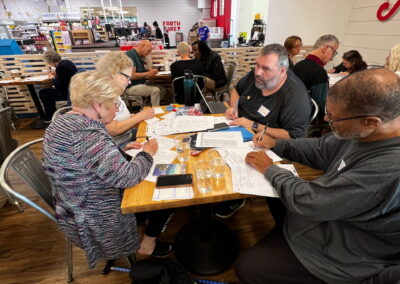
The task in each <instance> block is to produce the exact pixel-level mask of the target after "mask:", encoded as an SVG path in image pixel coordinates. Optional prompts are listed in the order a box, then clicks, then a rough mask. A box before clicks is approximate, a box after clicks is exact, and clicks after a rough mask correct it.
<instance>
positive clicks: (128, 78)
mask: <svg viewBox="0 0 400 284" xmlns="http://www.w3.org/2000/svg"><path fill="white" fill-rule="evenodd" d="M119 74H121V75H122V76H124V77H125V78H126V79H127V80H130V79H131V76H129V75H127V74H125V73H123V72H119Z"/></svg>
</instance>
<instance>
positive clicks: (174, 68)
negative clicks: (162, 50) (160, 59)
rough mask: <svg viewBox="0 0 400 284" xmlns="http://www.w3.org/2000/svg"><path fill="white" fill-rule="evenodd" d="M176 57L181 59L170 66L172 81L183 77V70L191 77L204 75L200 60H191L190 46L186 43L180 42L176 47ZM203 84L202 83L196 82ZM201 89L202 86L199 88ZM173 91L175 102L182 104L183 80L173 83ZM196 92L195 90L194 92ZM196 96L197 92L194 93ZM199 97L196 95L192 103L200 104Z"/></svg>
mask: <svg viewBox="0 0 400 284" xmlns="http://www.w3.org/2000/svg"><path fill="white" fill-rule="evenodd" d="M177 49H178V55H179V56H180V57H181V60H179V61H176V62H174V63H172V64H171V77H172V80H174V79H175V78H177V77H181V76H184V73H185V70H190V71H192V73H193V75H204V71H203V64H201V62H200V60H198V59H197V58H195V59H191V58H190V46H189V44H187V43H186V42H184V41H182V42H181V43H179V44H178V46H177ZM198 83H200V84H201V83H203V82H200V81H199V82H198ZM200 88H202V86H200ZM174 90H175V94H174V96H175V102H177V103H179V104H183V103H184V101H185V100H184V92H183V80H178V81H177V82H175V83H174ZM196 91H197V90H196ZM196 94H197V92H196ZM200 99H201V97H200V95H197V96H196V98H194V100H193V101H194V102H195V103H198V102H200Z"/></svg>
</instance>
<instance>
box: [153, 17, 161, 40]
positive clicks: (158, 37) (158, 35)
mask: <svg viewBox="0 0 400 284" xmlns="http://www.w3.org/2000/svg"><path fill="white" fill-rule="evenodd" d="M153 27H154V29H155V31H156V32H155V36H156V38H157V39H161V40H162V39H163V34H162V31H161V29H160V27H159V26H158V23H157V21H154V22H153Z"/></svg>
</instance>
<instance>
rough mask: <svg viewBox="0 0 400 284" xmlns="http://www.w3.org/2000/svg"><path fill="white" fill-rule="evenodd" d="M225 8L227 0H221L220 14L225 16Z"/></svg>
mask: <svg viewBox="0 0 400 284" xmlns="http://www.w3.org/2000/svg"><path fill="white" fill-rule="evenodd" d="M224 10H225V0H219V15H220V16H223V15H224Z"/></svg>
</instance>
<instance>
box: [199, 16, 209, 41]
mask: <svg viewBox="0 0 400 284" xmlns="http://www.w3.org/2000/svg"><path fill="white" fill-rule="evenodd" d="M199 25H200V28H199V40H201V41H207V40H208V39H209V38H210V29H209V28H208V27H207V26H205V25H204V22H203V21H201V20H200V21H199Z"/></svg>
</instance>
